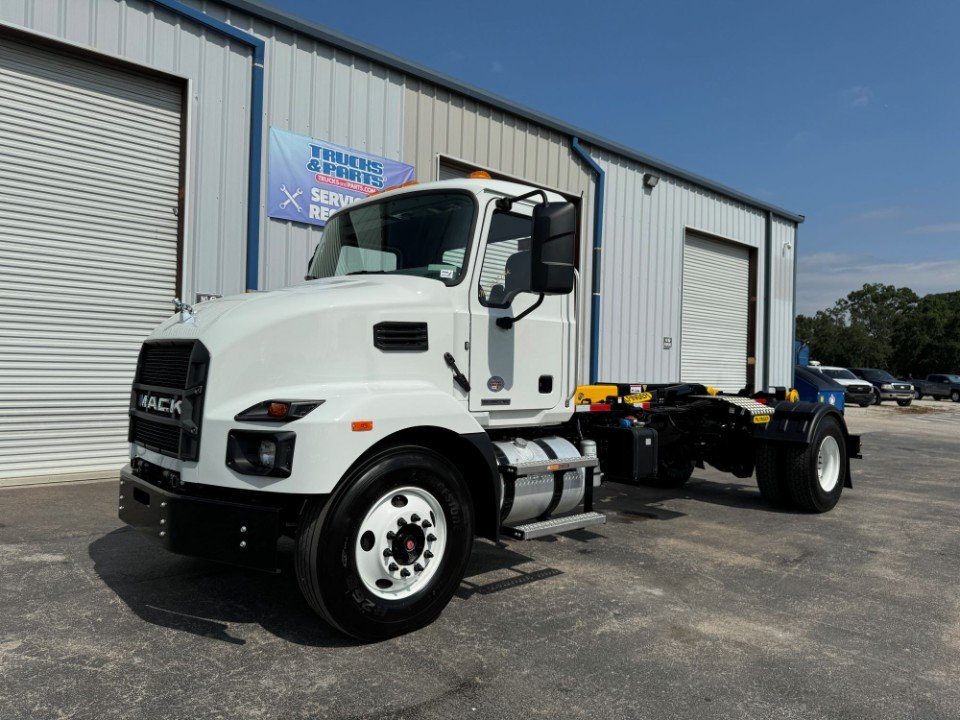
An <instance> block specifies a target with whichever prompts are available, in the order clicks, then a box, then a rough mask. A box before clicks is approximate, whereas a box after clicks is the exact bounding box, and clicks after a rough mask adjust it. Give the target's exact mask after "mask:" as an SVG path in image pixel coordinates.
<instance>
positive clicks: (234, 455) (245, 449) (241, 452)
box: [227, 430, 297, 478]
mask: <svg viewBox="0 0 960 720" xmlns="http://www.w3.org/2000/svg"><path fill="white" fill-rule="evenodd" d="M296 438H297V434H296V433H294V432H289V431H287V432H258V431H255V430H231V431H230V433H229V434H228V435H227V467H229V468H231V469H233V470H235V471H236V472H238V473H241V474H243V475H260V476H267V477H281V478H285V477H290V472H291V470H292V468H293V446H294V443H295V441H296Z"/></svg>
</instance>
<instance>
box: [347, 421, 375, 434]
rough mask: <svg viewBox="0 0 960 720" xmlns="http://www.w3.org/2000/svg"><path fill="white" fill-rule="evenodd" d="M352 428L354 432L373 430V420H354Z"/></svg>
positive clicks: (351, 424)
mask: <svg viewBox="0 0 960 720" xmlns="http://www.w3.org/2000/svg"><path fill="white" fill-rule="evenodd" d="M350 429H351V430H353V431H354V432H366V431H367V430H373V420H354V421H353V422H352V423H350Z"/></svg>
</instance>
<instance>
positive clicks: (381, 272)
mask: <svg viewBox="0 0 960 720" xmlns="http://www.w3.org/2000/svg"><path fill="white" fill-rule="evenodd" d="M388 272H391V271H390V270H354V271H353V272H348V273H347V275H385V274H386V273H388Z"/></svg>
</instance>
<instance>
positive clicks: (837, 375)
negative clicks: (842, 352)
mask: <svg viewBox="0 0 960 720" xmlns="http://www.w3.org/2000/svg"><path fill="white" fill-rule="evenodd" d="M820 372H822V373H823V374H824V375H826V376H827V377H830V378H833V379H834V380H856V379H857V376H856V375H854V374H853V373H852V372H850V371H849V370H845V369H844V368H825V367H822V368H820Z"/></svg>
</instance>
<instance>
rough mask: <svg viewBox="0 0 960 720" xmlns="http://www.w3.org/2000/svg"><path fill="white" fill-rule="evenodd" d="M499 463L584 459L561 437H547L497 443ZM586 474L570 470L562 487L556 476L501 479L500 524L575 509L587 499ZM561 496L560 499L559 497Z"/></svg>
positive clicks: (513, 522) (550, 474)
mask: <svg viewBox="0 0 960 720" xmlns="http://www.w3.org/2000/svg"><path fill="white" fill-rule="evenodd" d="M493 444H494V447H495V448H496V455H497V462H498V463H499V464H500V465H501V466H505V465H516V464H517V463H524V462H535V461H540V462H548V461H550V460H570V459H573V458H579V457H581V455H580V451H579V450H577V448H576V447H575V446H574V445H573V444H572V443H570V442H569V441H567V440H565V439H563V438H561V437H544V438H537V439H535V440H526V439H524V438H514V439H513V440H499V441H496V442H494V443H493ZM584 474H585V473H584V471H583V470H582V469H580V470H568V471H567V472H565V473H564V474H563V486H562V488H560V487H558V486H557V483H555V481H554V475H553V473H544V474H542V475H527V476H524V477H521V478H518V479H517V480H510V479H507V480H505V479H504V478H503V475H501V476H500V483H501V486H502V488H503V493H502V500H501V505H500V521H501V522H502V523H505V524H515V523H518V522H523V521H524V520H532V519H534V518H538V517H540V516H541V515H543V514H544V513H546V512H549V513H550V514H551V515H559V514H562V513H565V512H569V511H570V510H573V509H574V508H575V507H576V506H577V505H579V504H580V501H581V500H582V499H583V479H584ZM557 495H559V497H556V496H557Z"/></svg>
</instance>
